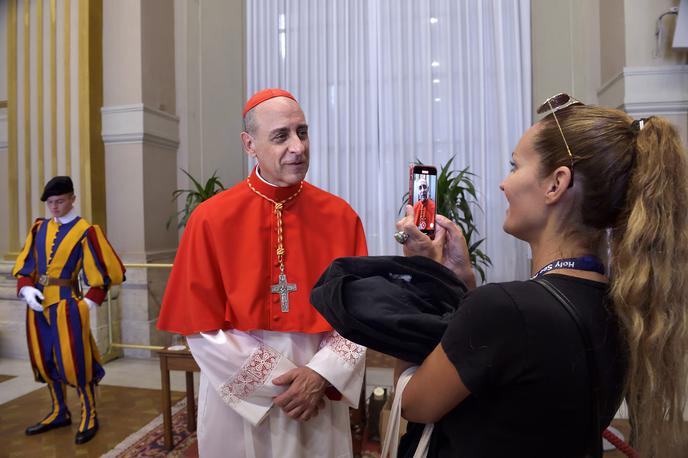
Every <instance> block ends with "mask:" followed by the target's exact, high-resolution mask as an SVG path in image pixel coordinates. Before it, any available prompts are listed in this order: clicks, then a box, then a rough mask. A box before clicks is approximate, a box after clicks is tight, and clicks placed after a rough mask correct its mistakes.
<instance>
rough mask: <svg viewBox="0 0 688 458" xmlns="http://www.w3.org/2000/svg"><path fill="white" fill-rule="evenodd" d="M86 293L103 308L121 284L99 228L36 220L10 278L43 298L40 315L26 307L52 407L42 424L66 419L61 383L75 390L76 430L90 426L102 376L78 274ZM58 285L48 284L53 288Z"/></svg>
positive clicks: (32, 347)
mask: <svg viewBox="0 0 688 458" xmlns="http://www.w3.org/2000/svg"><path fill="white" fill-rule="evenodd" d="M82 270H83V277H82V278H83V280H84V283H85V285H86V286H87V287H88V288H89V289H88V291H87V293H86V294H85V297H87V298H89V299H90V300H92V301H94V302H95V303H97V304H99V305H100V304H101V303H102V302H103V300H104V299H105V297H106V295H107V290H108V288H109V287H110V286H112V285H118V284H121V283H122V282H123V281H124V280H125V277H124V271H125V269H124V266H123V265H122V262H121V261H120V259H119V257H118V256H117V254H116V253H115V251H114V250H113V248H112V246H111V245H110V243H109V242H108V240H107V239H106V238H105V235H104V234H103V231H102V230H101V229H100V227H98V226H95V225H90V224H89V223H87V222H86V221H85V220H84V219H83V218H81V217H78V216H77V217H76V218H74V219H73V220H71V221H69V222H67V223H64V224H60V223H59V222H58V221H56V220H55V219H53V218H50V219H43V218H39V219H37V220H36V222H35V223H34V224H33V226H32V227H31V230H30V231H29V235H28V236H27V239H26V243H25V244H24V248H23V249H22V251H21V253H20V254H19V256H18V258H17V261H16V264H15V266H14V270H13V271H12V275H14V276H15V277H16V278H17V292H19V291H20V290H21V288H22V287H24V286H33V287H35V288H38V289H39V290H40V291H41V292H42V293H43V295H44V297H45V299H44V300H43V304H42V305H43V312H36V311H34V310H33V309H31V308H30V307H28V306H27V308H26V336H27V341H28V347H29V355H30V358H31V366H32V367H33V371H34V375H35V377H36V381H39V382H45V383H47V384H48V389H49V390H50V396H51V399H52V403H53V408H52V411H51V413H50V414H48V415H47V416H46V417H45V418H44V419H43V420H42V423H46V424H48V423H52V422H56V421H65V420H66V418H69V417H70V413H69V411H68V410H67V406H66V404H65V384H68V385H71V386H74V387H76V388H77V391H78V393H79V398H80V400H81V408H82V415H81V423H80V425H79V431H84V430H86V429H90V428H92V427H94V425H95V423H96V422H97V419H96V411H95V397H94V390H93V386H94V384H97V383H98V382H99V381H100V380H101V379H102V378H103V376H104V375H105V371H104V370H103V367H102V362H101V359H100V353H99V352H98V348H97V347H96V343H95V341H94V339H93V336H92V335H91V329H90V326H89V307H88V304H87V303H86V302H85V301H84V300H83V299H82V296H81V291H80V290H79V281H78V275H79V272H80V271H82ZM58 282H59V283H60V284H51V283H58Z"/></svg>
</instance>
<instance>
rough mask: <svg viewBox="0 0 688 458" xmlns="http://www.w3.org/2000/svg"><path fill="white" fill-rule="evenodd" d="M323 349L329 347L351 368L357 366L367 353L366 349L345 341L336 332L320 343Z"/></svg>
mask: <svg viewBox="0 0 688 458" xmlns="http://www.w3.org/2000/svg"><path fill="white" fill-rule="evenodd" d="M323 347H328V348H329V349H330V350H332V351H333V352H334V353H336V354H337V356H339V357H340V358H341V359H342V360H344V363H345V364H346V365H347V366H350V367H353V366H355V365H356V364H357V363H358V360H359V359H361V358H362V357H363V355H364V353H365V348H364V347H362V346H360V345H357V344H355V343H353V342H352V341H350V340H347V339H345V338H344V337H342V336H341V335H339V334H338V333H336V332H333V333H332V334H330V335H329V336H327V337H325V338H324V339H323V341H322V342H321V343H320V348H323Z"/></svg>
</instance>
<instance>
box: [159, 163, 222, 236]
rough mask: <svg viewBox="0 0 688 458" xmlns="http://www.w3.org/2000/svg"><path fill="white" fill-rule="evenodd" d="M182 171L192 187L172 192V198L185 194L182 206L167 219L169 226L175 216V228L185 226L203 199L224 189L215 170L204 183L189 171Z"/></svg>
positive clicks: (168, 226) (175, 198)
mask: <svg viewBox="0 0 688 458" xmlns="http://www.w3.org/2000/svg"><path fill="white" fill-rule="evenodd" d="M181 171H182V172H184V173H185V174H186V176H187V177H189V179H190V180H191V182H192V183H193V185H194V188H193V189H176V190H175V191H174V192H173V193H172V200H177V199H179V197H180V196H183V195H185V194H186V197H185V198H184V207H183V208H182V209H181V210H179V211H178V212H177V213H175V214H174V215H172V216H170V218H169V219H168V220H167V228H168V229H169V228H170V224H171V223H172V220H173V218H175V217H176V218H177V229H179V228H182V227H184V226H186V222H187V221H188V220H189V216H190V215H191V212H192V211H193V210H194V208H196V206H198V204H200V203H201V202H203V201H204V200H207V199H209V198H211V197H213V196H214V195H215V194H217V193H218V192H220V191H224V190H225V187H224V185H223V184H222V182H221V181H220V179H219V178H218V177H217V170H216V171H214V172H213V175H212V176H211V177H210V178H208V180H207V181H206V182H205V184H201V183H200V182H199V181H198V180H196V179H195V178H194V177H192V176H191V174H190V173H189V172H187V171H186V170H184V169H181Z"/></svg>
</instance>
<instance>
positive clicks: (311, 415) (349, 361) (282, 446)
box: [158, 89, 367, 457]
mask: <svg viewBox="0 0 688 458" xmlns="http://www.w3.org/2000/svg"><path fill="white" fill-rule="evenodd" d="M243 115H244V126H245V130H244V132H242V134H241V139H242V142H243V146H244V150H245V151H246V153H247V154H248V155H249V156H250V157H253V158H255V159H256V160H257V166H256V167H255V168H254V169H253V172H252V173H251V174H250V176H249V177H248V178H247V179H246V180H244V181H242V182H241V183H239V184H237V185H236V186H234V187H232V188H230V189H228V190H226V191H223V192H221V193H219V194H217V195H216V196H214V197H212V198H210V199H208V200H207V201H205V202H203V203H202V204H200V205H199V206H198V207H197V208H196V209H195V210H194V211H193V213H192V215H191V217H190V218H189V221H188V224H187V226H186V229H185V231H184V234H183V236H182V240H181V242H180V245H179V249H178V251H177V256H176V259H175V261H174V267H173V269H172V273H171V275H170V278H169V281H168V284H167V289H166V292H165V296H164V299H163V304H162V308H161V311H160V316H159V319H158V328H159V329H162V330H165V331H169V332H174V333H179V334H183V335H185V336H187V342H188V344H189V347H190V349H191V352H192V354H193V356H194V359H195V360H196V362H197V363H198V364H199V366H200V367H201V388H200V390H199V406H198V412H199V414H198V440H199V451H200V454H201V456H224V455H226V454H227V446H228V444H232V456H256V457H261V456H265V457H268V456H351V455H352V451H351V436H350V427H349V414H348V409H349V406H351V407H356V406H357V404H358V399H359V397H360V392H361V385H362V380H363V371H364V367H365V348H364V347H361V346H359V345H356V344H354V343H352V342H350V341H348V340H346V339H344V338H343V337H341V336H340V335H339V334H337V333H336V332H334V331H333V330H332V327H331V326H330V325H329V324H328V323H327V321H325V320H324V318H323V317H322V316H321V315H320V314H319V313H318V312H317V311H316V309H315V308H314V307H313V306H312V305H311V303H310V301H309V296H310V292H311V289H312V288H313V286H314V285H315V283H316V281H317V280H318V278H319V276H320V274H321V273H322V272H323V271H324V270H325V268H326V267H327V266H328V265H329V264H330V263H331V262H332V261H333V260H334V259H335V258H338V257H343V256H360V255H366V254H367V248H366V241H365V235H364V232H363V226H362V224H361V221H360V219H359V217H358V216H357V215H356V213H355V212H354V211H353V209H352V208H351V207H350V206H349V205H348V204H347V203H346V202H345V201H344V200H342V199H340V198H339V197H336V196H334V195H332V194H330V193H328V192H325V191H323V190H321V189H319V188H317V187H315V186H313V185H311V184H309V183H307V182H305V181H304V177H305V175H306V172H307V171H308V165H309V137H308V124H307V123H306V119H305V116H304V114H303V111H302V110H301V108H300V106H299V104H298V103H297V101H296V99H295V98H294V96H293V95H292V94H290V93H289V92H287V91H284V90H282V89H267V90H263V91H260V92H258V93H256V94H255V95H254V96H253V97H252V98H251V99H249V101H248V102H247V103H246V107H245V109H244V113H243ZM325 394H327V395H325Z"/></svg>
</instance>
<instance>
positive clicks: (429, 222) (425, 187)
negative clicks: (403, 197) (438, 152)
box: [409, 165, 437, 237]
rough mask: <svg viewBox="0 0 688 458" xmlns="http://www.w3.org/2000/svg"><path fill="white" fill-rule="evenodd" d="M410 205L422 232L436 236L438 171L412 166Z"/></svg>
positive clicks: (431, 167) (426, 166)
mask: <svg viewBox="0 0 688 458" xmlns="http://www.w3.org/2000/svg"><path fill="white" fill-rule="evenodd" d="M409 197H410V198H409V204H411V205H413V215H414V221H415V224H416V226H417V227H418V229H420V231H421V232H423V233H425V234H428V235H430V236H431V237H432V236H434V234H435V215H436V213H437V210H436V204H435V202H436V201H435V199H436V198H437V169H436V168H435V167H433V166H431V165H412V166H411V167H410V174H409Z"/></svg>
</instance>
